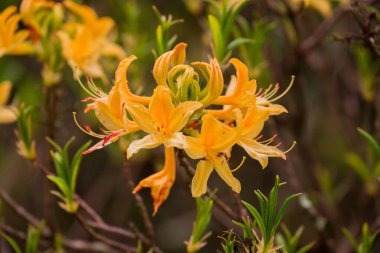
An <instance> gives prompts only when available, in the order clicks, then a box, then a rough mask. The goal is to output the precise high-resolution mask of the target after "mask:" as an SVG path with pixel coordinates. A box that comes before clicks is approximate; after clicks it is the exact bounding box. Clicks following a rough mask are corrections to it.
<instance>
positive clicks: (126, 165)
mask: <svg viewBox="0 0 380 253" xmlns="http://www.w3.org/2000/svg"><path fill="white" fill-rule="evenodd" d="M124 173H125V176H126V179H127V182H128V185H129V186H130V187H131V189H132V190H133V189H134V188H135V187H136V186H135V183H134V182H133V181H132V179H131V170H130V166H129V163H128V162H127V161H125V162H124ZM133 197H134V199H135V200H136V203H137V207H138V208H139V209H140V213H141V216H142V218H143V221H144V226H145V229H146V231H147V233H148V235H149V237H150V238H151V240H152V242H153V243H154V240H155V234H154V227H153V223H152V220H151V218H150V215H149V213H148V210H147V207H146V205H145V203H144V200H143V198H142V197H141V195H140V194H139V193H134V194H133Z"/></svg>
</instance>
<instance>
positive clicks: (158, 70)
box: [153, 43, 187, 86]
mask: <svg viewBox="0 0 380 253" xmlns="http://www.w3.org/2000/svg"><path fill="white" fill-rule="evenodd" d="M186 46H187V45H186V44H185V43H179V44H178V45H177V46H175V47H174V49H173V50H171V51H169V52H166V53H164V54H162V55H161V56H160V57H158V59H157V61H156V62H155V64H154V67H153V76H154V79H155V80H156V82H157V84H158V85H165V86H167V85H168V84H167V81H166V76H167V74H168V70H169V66H170V63H171V64H172V66H174V65H177V64H183V63H184V62H185V58H186V51H185V49H186Z"/></svg>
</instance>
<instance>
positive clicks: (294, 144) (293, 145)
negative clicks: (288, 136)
mask: <svg viewBox="0 0 380 253" xmlns="http://www.w3.org/2000/svg"><path fill="white" fill-rule="evenodd" d="M296 144H297V142H296V141H293V144H292V146H291V147H290V148H288V150H286V151H284V153H285V154H286V153H288V152H289V151H290V150H292V149H293V148H294V147H295V146H296Z"/></svg>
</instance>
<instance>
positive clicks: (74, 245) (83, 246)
mask: <svg viewBox="0 0 380 253" xmlns="http://www.w3.org/2000/svg"><path fill="white" fill-rule="evenodd" d="M0 229H1V230H2V231H4V232H5V233H6V234H7V235H10V236H12V237H16V238H18V239H21V240H24V241H25V240H26V238H27V235H26V234H25V233H24V232H22V231H18V230H16V229H14V228H13V227H10V226H8V225H6V224H0ZM62 239H63V247H64V248H65V249H69V250H76V251H86V252H89V251H90V252H99V251H101V252H106V253H113V252H115V251H113V250H112V248H110V247H109V246H107V245H106V244H103V243H99V242H87V241H82V240H73V239H68V238H65V237H64V238H62ZM40 244H41V245H42V246H44V247H48V246H49V244H51V243H50V242H49V241H47V240H45V239H41V240H40Z"/></svg>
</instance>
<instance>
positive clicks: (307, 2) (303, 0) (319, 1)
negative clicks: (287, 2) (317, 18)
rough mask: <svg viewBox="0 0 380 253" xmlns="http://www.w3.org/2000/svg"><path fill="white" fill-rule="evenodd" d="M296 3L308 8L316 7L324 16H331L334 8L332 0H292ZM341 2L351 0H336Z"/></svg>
mask: <svg viewBox="0 0 380 253" xmlns="http://www.w3.org/2000/svg"><path fill="white" fill-rule="evenodd" d="M291 2H292V3H293V4H294V5H297V6H299V5H301V4H303V5H304V6H305V7H306V8H309V7H310V8H314V9H316V10H317V11H319V12H320V13H321V14H322V15H323V16H325V17H327V16H330V15H331V13H332V10H333V6H332V2H333V1H332V0H291ZM336 2H339V3H340V4H347V3H349V0H336Z"/></svg>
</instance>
